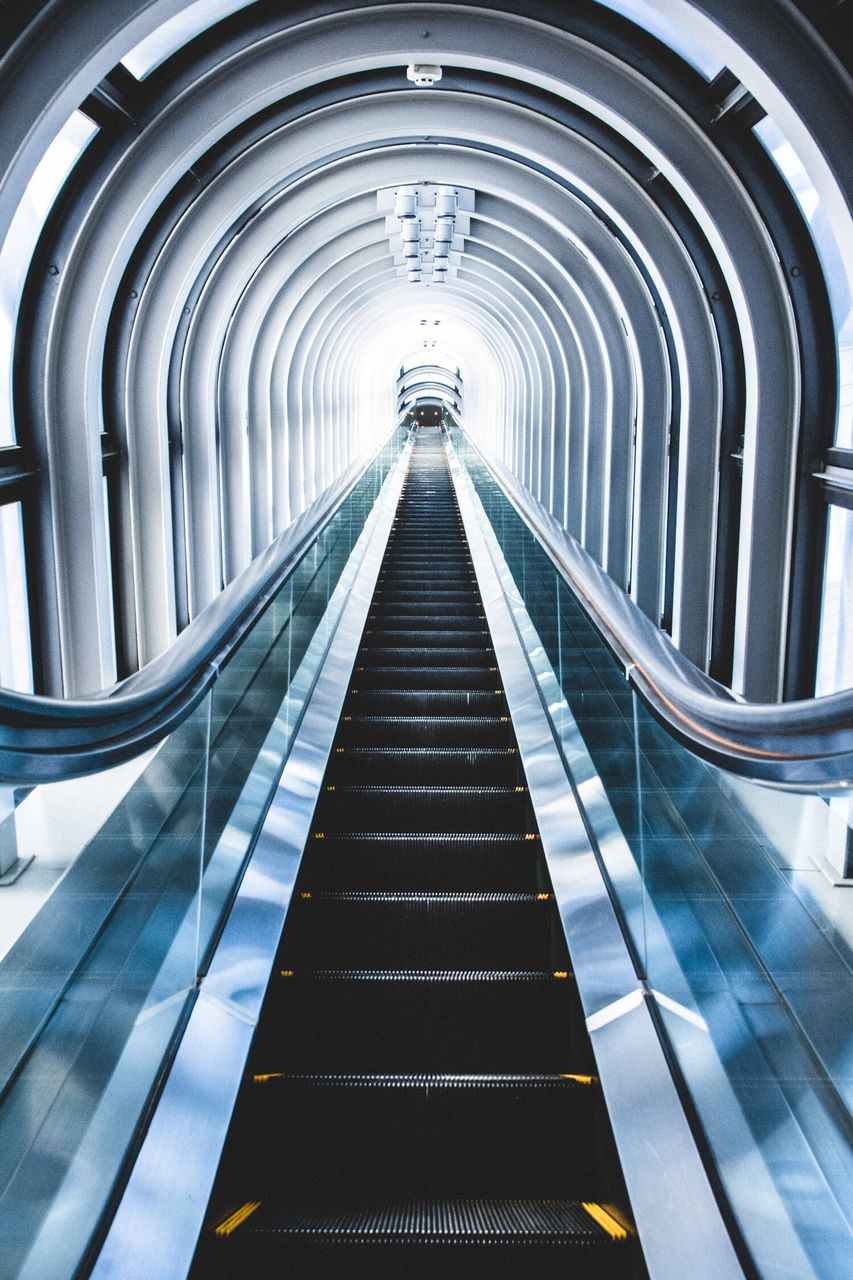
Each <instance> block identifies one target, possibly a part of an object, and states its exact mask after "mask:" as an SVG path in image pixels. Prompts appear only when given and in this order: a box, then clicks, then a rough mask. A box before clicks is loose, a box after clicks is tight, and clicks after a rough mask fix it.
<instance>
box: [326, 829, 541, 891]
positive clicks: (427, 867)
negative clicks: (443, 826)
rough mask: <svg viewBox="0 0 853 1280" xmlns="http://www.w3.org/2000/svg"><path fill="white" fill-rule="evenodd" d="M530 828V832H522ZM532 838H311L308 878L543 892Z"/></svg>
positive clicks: (331, 883)
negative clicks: (320, 839)
mask: <svg viewBox="0 0 853 1280" xmlns="http://www.w3.org/2000/svg"><path fill="white" fill-rule="evenodd" d="M528 834H531V836H532V833H528ZM538 847H539V846H538V841H537V840H535V839H534V838H532V839H531V840H529V841H528V840H527V838H526V836H525V835H515V836H506V835H504V836H500V835H493V836H491V837H490V838H484V837H483V836H482V835H480V836H474V837H472V836H471V835H467V834H466V835H452V834H451V835H441V834H435V833H432V834H429V835H422V836H417V835H413V836H401V835H399V834H398V835H394V836H391V837H388V836H387V835H383V836H380V835H372V834H366V833H364V832H356V833H353V832H343V833H341V834H339V835H337V836H334V835H329V836H324V838H323V840H322V842H318V841H316V840H312V843H311V849H312V859H313V860H312V872H311V882H312V884H313V885H314V886H315V887H316V888H317V889H318V890H319V889H321V888H324V887H327V886H328V887H330V888H331V887H336V888H347V887H353V888H364V889H367V888H381V889H414V890H416V889H428V888H431V887H433V886H435V885H436V884H440V885H442V886H443V887H445V888H448V889H451V888H455V889H472V888H477V889H482V888H488V887H490V886H494V887H496V888H501V889H517V890H520V891H524V890H528V891H537V892H546V891H547V890H548V889H549V888H550V885H548V884H547V882H546V879H545V876H544V872H543V871H542V868H541V863H540V862H539V859H538V856H534V854H538Z"/></svg>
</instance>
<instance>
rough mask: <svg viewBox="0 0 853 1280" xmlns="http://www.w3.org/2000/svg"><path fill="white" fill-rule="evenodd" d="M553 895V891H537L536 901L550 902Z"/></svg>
mask: <svg viewBox="0 0 853 1280" xmlns="http://www.w3.org/2000/svg"><path fill="white" fill-rule="evenodd" d="M553 896H554V895H553V894H551V893H537V895H536V901H537V902H550V901H551V899H552V897H553Z"/></svg>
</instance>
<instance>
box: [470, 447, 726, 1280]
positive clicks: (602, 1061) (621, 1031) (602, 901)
mask: <svg viewBox="0 0 853 1280" xmlns="http://www.w3.org/2000/svg"><path fill="white" fill-rule="evenodd" d="M448 451H449V455H450V465H451V473H452V475H453V480H454V484H455V487H456V492H457V497H458V499H459V506H460V510H461V512H462V518H463V521H464V523H465V530H466V533H467V535H468V539H469V543H470V546H471V554H472V558H473V561H474V567H475V570H476V573H477V580H478V583H479V586H480V591H481V593H482V596H483V603H484V605H485V608H486V616H487V618H488V623H489V628H490V630H491V633H492V638H493V644H494V648H495V654H496V656H497V660H498V664H499V666H500V669H501V678H502V681H503V685H504V689H505V692H506V696H507V700H508V702H509V705H510V709H511V712H512V719H513V727H514V729H515V733H516V736H517V738H518V745H519V750H520V752H521V757H522V761H523V763H524V770H525V774H526V776H527V782H528V786H529V788H530V797H531V800H532V803H533V807H534V810H535V813H536V819H537V822H538V824H539V830H540V833H541V836H542V847H543V850H544V852H545V857H546V860H547V863H548V869H549V872H550V874H551V879H552V882H553V885H554V892H555V895H556V898H557V903H558V905H559V908H560V915H561V918H562V921H563V928H564V930H565V934H566V939H567V942H568V945H569V952H570V955H571V959H572V963H573V966H574V971H575V977H576V979H577V984H578V990H579V992H580V996H581V1000H582V1002H583V1007H584V1011H585V1013H586V1020H587V1028H588V1030H589V1032H590V1036H591V1039H592V1045H593V1050H594V1052H595V1058H596V1064H597V1067H598V1072H599V1075H600V1077H601V1083H602V1087H603V1089H604V1094H605V1098H606V1101H607V1108H608V1113H609V1115H610V1119H611V1123H612V1125H613V1131H614V1135H615V1138H616V1143H617V1146H618V1149H619V1156H620V1160H621V1162H622V1168H623V1172H624V1174H625V1181H626V1183H627V1186H628V1192H629V1195H630V1197H631V1204H632V1208H633V1211H634V1215H635V1218H636V1222H637V1227H638V1230H639V1234H640V1239H641V1242H642V1246H643V1253H644V1256H645V1259H646V1263H647V1265H648V1268H649V1272H650V1274H651V1276H652V1277H653V1278H654V1280H662V1278H665V1277H672V1280H676V1277H678V1280H683V1277H684V1276H685V1275H688V1274H689V1275H693V1276H697V1277H699V1276H702V1277H707V1278H708V1280H711V1278H712V1277H715V1278H719V1277H723V1276H731V1277H737V1276H742V1275H743V1270H742V1268H741V1266H740V1263H739V1262H738V1259H737V1256H736V1254H735V1252H734V1249H733V1247H732V1244H731V1241H730V1239H729V1234H728V1231H727V1229H726V1226H725V1224H724V1221H723V1219H722V1217H721V1215H720V1211H719V1208H718V1206H717V1203H716V1200H715V1198H714V1195H713V1193H712V1191H711V1188H710V1185H709V1182H708V1178H707V1175H706V1173H705V1170H704V1168H703V1165H702V1161H701V1159H700V1157H699V1154H698V1151H697V1148H696V1144H695V1141H694V1138H693V1135H692V1133H691V1131H690V1126H689V1124H688V1122H687V1119H686V1117H685V1115H684V1111H683V1109H682V1105H681V1102H680V1100H679V1097H678V1093H677V1091H676V1088H675V1084H674V1082H673V1079H672V1076H671V1075H670V1071H669V1068H668V1066H667V1061H666V1057H665V1054H664V1051H663V1047H662V1045H661V1043H660V1040H659V1038H658V1036H657V1033H656V1031H655V1028H654V1024H653V1022H652V1019H651V1016H650V1013H649V1010H648V1008H647V1007H646V994H645V990H644V986H643V984H642V982H641V980H640V978H639V977H638V975H637V972H636V969H635V967H634V965H633V963H632V959H631V955H630V952H629V950H628V948H627V946H626V944H625V938H624V935H623V933H622V930H621V927H620V924H619V920H618V918H617V916H616V914H615V912H614V910H613V906H612V903H611V901H610V897H609V894H608V890H607V885H606V883H605V881H604V879H603V877H602V874H601V869H600V866H599V863H598V860H597V858H596V856H595V851H594V849H593V847H592V845H591V844H590V841H589V836H588V835H587V831H586V827H585V823H584V817H583V814H582V811H581V809H580V808H579V806H578V802H577V800H576V798H575V794H574V792H573V789H572V785H571V782H570V780H569V777H568V776H567V772H566V767H565V764H564V761H563V758H562V756H561V753H560V751H559V749H558V746H557V744H556V742H555V740H554V733H553V730H552V727H551V725H550V724H549V723H548V718H547V716H546V713H545V708H544V707H543V694H544V695H545V696H546V697H547V696H548V694H551V695H552V696H553V692H554V691H553V686H552V687H551V688H547V687H546V681H545V680H544V679H543V676H547V671H546V670H545V669H544V667H543V665H542V663H541V662H540V663H538V664H536V665H533V664H532V663H531V660H530V659H531V657H533V658H534V659H535V657H536V656H537V655H541V654H542V650H541V646H540V645H538V644H537V643H535V634H534V633H533V628H532V624H531V623H530V619H529V617H528V616H527V613H526V610H525V608H524V604H523V602H522V600H521V598H520V596H519V594H518V590H517V588H516V586H515V584H514V582H513V580H512V578H511V576H510V574H509V571H508V569H507V567H506V564H505V561H504V559H503V555H502V553H501V550H500V547H499V545H498V543H497V540H496V538H495V536H494V534H493V532H492V531H491V527H490V525H489V522H488V520H487V518H486V516H485V513H484V512H483V510H482V507H481V505H480V503H479V499H478V498H477V496H476V494H475V493H474V491H473V489H472V487H471V485H470V481H468V479H467V477H466V476H465V474H464V472H463V470H462V468H461V466H460V464H459V462H458V461H457V459H456V457H455V453H454V451H453V448H452V446H451V445H449V446H448ZM519 630H522V632H523V633H526V635H525V636H524V639H521V638H520V636H519ZM525 640H526V642H527V643H526V644H525V642H524V641H525ZM528 645H530V646H531V647H530V648H528ZM537 666H538V668H539V669H538V671H537ZM554 683H555V682H554ZM537 686H538V687H537ZM540 690H541V691H540ZM557 694H558V697H559V700H560V701H562V698H561V695H559V690H557ZM558 705H559V703H557V704H556V705H554V704H552V707H551V708H550V709H553V710H556V709H557V706H558ZM650 1152H654V1159H653V1160H650ZM675 1222H677V1223H678V1224H679V1227H678V1230H677V1231H674V1230H673V1223H675Z"/></svg>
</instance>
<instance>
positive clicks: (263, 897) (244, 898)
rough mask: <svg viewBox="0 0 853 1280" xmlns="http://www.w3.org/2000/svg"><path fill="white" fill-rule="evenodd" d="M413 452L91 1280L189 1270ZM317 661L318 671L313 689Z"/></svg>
mask: <svg viewBox="0 0 853 1280" xmlns="http://www.w3.org/2000/svg"><path fill="white" fill-rule="evenodd" d="M409 451H410V449H409V447H408V446H407V448H406V449H405V451H404V453H403V455H402V457H401V459H400V462H399V463H398V465H397V467H396V468H395V469H394V471H393V472H392V474H391V475H390V476H389V478H388V481H387V483H386V485H385V488H384V489H383V492H382V496H381V498H380V499H379V501H378V503H377V507H376V509H375V511H374V513H373V515H372V516H371V518H370V520H369V521H368V525H367V526H366V527H365V531H364V533H363V535H362V537H361V539H360V540H359V543H358V544H357V545H356V549H355V550H354V552H353V555H352V557H351V560H350V564H349V565H348V571H347V574H346V575H345V578H344V579H342V582H341V586H340V589H339V590H338V591H336V593H335V595H334V597H333V599H332V600H331V601H330V604H329V607H328V610H327V612H326V615H325V616H324V619H323V622H322V624H321V627H320V629H319V632H318V637H319V639H318V643H317V652H316V653H315V654H310V655H306V659H305V663H304V666H305V669H306V672H307V671H308V670H311V671H312V675H311V677H310V683H311V684H312V685H313V692H311V694H310V700H309V701H308V704H307V706H306V708H305V711H304V715H303V718H302V721H301V724H300V726H299V730H298V733H297V735H296V738H295V739H294V742H293V746H292V748H291V750H290V754H289V756H288V758H287V763H286V764H285V766H284V770H283V772H282V774H281V777H280V779H279V782H278V785H277V787H276V790H275V794H274V797H273V800H272V803H271V805H270V808H269V811H268V812H267V815H266V818H265V819H264V823H263V826H262V828H261V830H260V833H259V835H258V838H257V843H256V845H255V848H254V851H253V853H252V857H251V859H250V861H249V864H248V867H247V869H246V873H245V875H244V877H243V880H242V883H241V886H240V890H239V893H238V895H237V898H236V900H235V902H234V906H233V908H232V910H231V914H230V915H229V918H228V922H227V924H226V926H225V929H224V931H223V934H222V937H221V939H220V941H219V943H218V945H217V948H216V951H215V953H214V955H213V957H212V959H211V963H210V967H209V970H208V972H207V974H206V975H205V977H204V979H203V980H202V982H201V985H200V990H199V995H198V999H197V1001H196V1004H195V1006H194V1008H193V1012H192V1014H191V1016H190V1020H189V1023H188V1026H187V1030H186V1032H185V1034H184V1037H183V1039H182V1041H181V1045H180V1048H179V1050H178V1053H177V1056H176V1059H175V1062H174V1064H173V1066H172V1068H171V1071H170V1074H169V1078H168V1080H167V1082H166V1085H165V1087H164V1090H163V1094H162V1097H161V1099H160V1102H159V1104H158V1107H157V1111H156V1113H155V1115H154V1118H153V1120H152V1123H151V1126H150V1128H149V1130H148V1134H147V1136H146V1139H145V1142H144V1144H143V1147H142V1150H141V1152H140V1155H139V1157H138V1159H137V1161H136V1164H135V1166H134V1169H133V1172H132V1174H131V1177H130V1181H129V1183H128V1186H127V1189H126V1191H125V1193H124V1196H123V1199H122V1201H121V1204H120V1206H119V1208H118V1211H117V1213H116V1216H115V1218H114V1220H113V1223H112V1226H111V1228H110V1231H109V1234H108V1236H107V1239H106V1241H105V1243H104V1246H103V1249H102V1250H101V1253H100V1255H99V1258H98V1261H97V1263H96V1265H95V1268H94V1270H93V1272H92V1275H93V1277H94V1280H107V1277H110V1278H111V1280H137V1278H138V1280H158V1278H162V1280H175V1278H176V1277H178V1276H182V1275H184V1274H185V1273H186V1271H187V1270H188V1268H189V1264H190V1262H191V1260H192V1256H193V1252H194V1250H195V1245H196V1239H197V1236H198V1232H199V1230H200V1228H201V1223H202V1218H203V1216H204V1212H205V1209H206V1206H207V1201H208V1198H209V1195H210V1189H211V1186H212V1184H213V1178H214V1175H215V1173H216V1168H217V1165H218V1162H219V1156H220V1153H221V1150H222V1144H223V1142H224V1140H225V1134H226V1131H227V1128H228V1124H229V1121H230V1118H231V1109H232V1106H233V1103H234V1098H235V1096H236V1092H237V1088H238V1086H239V1083H240V1080H241V1076H242V1071H243V1066H244V1063H245V1060H246V1055H247V1053H248V1049H249V1044H250V1042H251V1038H252V1033H253V1030H254V1026H255V1023H256V1021H257V1018H258V1015H259V1012H260V1007H261V1002H262V1000H263V996H264V993H265V991H266V987H267V982H268V981H269V974H270V965H271V964H272V961H273V958H274V956H275V952H276V949H277V946H278V941H279V936H280V934H281V929H282V926H283V924H284V919H285V916H286V914H287V908H288V905H289V902H290V895H291V892H292V889H293V884H294V881H295V878H296V873H297V871H298V868H299V862H300V859H301V857H302V850H303V847H304V845H305V841H306V839H307V837H308V831H309V828H310V824H311V818H312V815H313V812H314V805H315V802H316V799H317V795H318V792H319V788H320V784H321V782H322V779H323V774H324V771H325V767H326V761H327V758H328V754H329V751H330V749H331V745H332V740H333V738H334V734H335V730H336V728H337V724H338V720H339V717H340V713H341V706H342V703H343V699H344V696H345V693H346V689H347V684H348V681H349V677H350V673H351V671H352V665H353V661H354V659H355V654H356V651H357V648H358V643H359V640H360V638H361V633H362V631H363V629H364V624H365V620H366V618H367V611H368V608H369V605H370V601H371V599H372V598H373V593H374V590H375V586H376V578H377V575H378V573H379V567H380V564H381V561H382V556H383V554H384V549H385V543H386V542H387V540H388V534H389V532H390V529H391V523H392V520H393V517H394V511H395V509H396V505H397V500H398V497H399V493H400V488H401V485H402V482H403V478H404V475H405V470H406V467H407V465H408V455H409ZM324 653H325V654H326V656H325V658H323V656H322V655H323V654H324ZM318 661H322V666H321V668H320V672H319V675H316V684H314V674H313V672H314V671H315V670H316V666H317V662H318ZM285 714H288V713H287V712H285ZM273 733H275V730H274V731H273ZM271 736H272V735H271ZM275 755H276V753H275V744H274V743H271V744H270V751H269V757H270V760H271V761H272V762H274V761H275ZM279 761H280V757H279ZM272 767H273V768H275V763H273V764H272ZM279 767H280V764H279ZM176 1186H179V1187H180V1188H181V1194H180V1195H179V1196H176V1195H175V1187H176Z"/></svg>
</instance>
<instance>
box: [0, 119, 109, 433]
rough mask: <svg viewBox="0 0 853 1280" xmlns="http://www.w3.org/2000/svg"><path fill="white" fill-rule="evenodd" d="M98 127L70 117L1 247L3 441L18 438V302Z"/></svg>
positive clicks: (0, 401)
mask: <svg viewBox="0 0 853 1280" xmlns="http://www.w3.org/2000/svg"><path fill="white" fill-rule="evenodd" d="M97 132H98V127H97V125H95V124H93V123H92V121H91V120H89V119H88V117H87V116H84V115H83V112H82V111H75V112H74V114H73V115H71V116H70V117H69V118H68V120H67V121H66V123H65V125H64V127H63V128H62V129H61V130H60V131H59V133H58V134H57V135H56V137H55V138H54V140H53V142H52V143H51V144H50V146H49V147H48V149H47V151H46V152H45V153H44V156H43V157H42V159H41V162H40V163H39V165H38V168H37V169H36V171H35V173H34V174H33V176H32V178H31V179H30V181H29V184H28V186H27V189H26V191H25V193H24V198H23V200H22V201H21V203H20V204H19V205H18V208H17V211H16V213H15V216H14V218H13V219H12V223H11V225H10V227H9V231H8V234H7V236H6V239H5V240H4V242H3V247H2V249H0V446H2V445H8V444H15V442H16V434H15V422H14V418H13V416H12V399H11V390H12V353H13V350H14V335H15V325H16V322H17V317H18V307H19V306H20V302H21V293H22V291H23V287H24V281H25V279H26V275H27V271H28V270H29V266H30V260H31V258H32V256H33V250H34V249H35V247H36V242H37V240H38V237H39V235H40V234H41V229H42V227H43V226H44V220H45V218H46V217H47V215H48V213H49V212H50V209H51V207H52V205H53V202H54V200H55V199H56V196H57V194H58V192H59V189H60V187H61V186H62V184H63V183H64V181H65V179H66V178H67V177H68V174H69V173H70V172H71V169H72V168H73V166H74V164H75V163H76V161H77V159H78V157H79V156H80V153H81V152H82V151H83V149H84V147H85V146H86V144H87V143H88V142H89V141H90V140H91V139H92V138H93V137H94V135H95V134H96V133H97Z"/></svg>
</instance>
